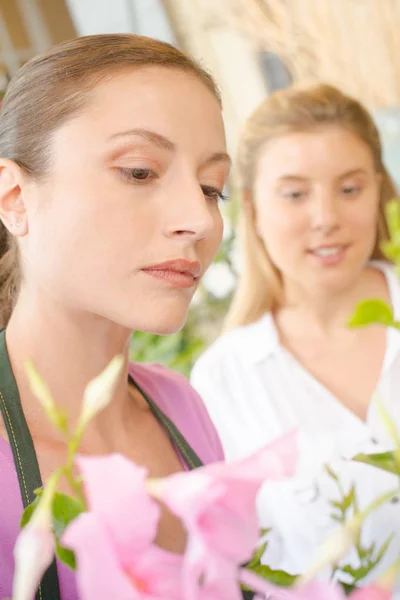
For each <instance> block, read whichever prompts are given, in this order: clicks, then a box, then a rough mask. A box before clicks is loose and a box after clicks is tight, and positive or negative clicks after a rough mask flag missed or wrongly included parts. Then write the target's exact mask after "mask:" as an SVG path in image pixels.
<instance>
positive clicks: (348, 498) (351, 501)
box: [343, 484, 355, 512]
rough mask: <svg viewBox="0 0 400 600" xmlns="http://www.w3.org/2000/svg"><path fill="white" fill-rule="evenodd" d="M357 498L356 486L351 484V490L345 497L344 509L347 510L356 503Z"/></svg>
mask: <svg viewBox="0 0 400 600" xmlns="http://www.w3.org/2000/svg"><path fill="white" fill-rule="evenodd" d="M354 499H355V486H354V484H353V485H352V486H351V488H350V491H349V493H348V494H346V496H345V497H344V498H343V511H344V512H346V511H347V510H348V509H349V508H350V506H352V504H354Z"/></svg>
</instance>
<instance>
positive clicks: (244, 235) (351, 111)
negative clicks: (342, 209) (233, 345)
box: [225, 84, 397, 329]
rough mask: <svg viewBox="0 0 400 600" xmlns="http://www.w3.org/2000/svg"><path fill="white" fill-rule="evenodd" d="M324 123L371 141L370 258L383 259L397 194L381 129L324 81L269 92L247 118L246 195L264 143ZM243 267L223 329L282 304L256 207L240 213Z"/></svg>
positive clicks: (240, 160) (242, 175)
mask: <svg viewBox="0 0 400 600" xmlns="http://www.w3.org/2000/svg"><path fill="white" fill-rule="evenodd" d="M325 125H337V126H340V127H345V128H346V129H347V130H348V131H351V132H352V133H354V134H356V135H357V136H359V138H360V139H362V140H363V141H364V142H365V143H366V144H368V146H369V148H370V150H371V152H372V155H373V159H374V163H375V167H376V170H377V172H378V173H380V174H381V175H382V184H381V194H380V203H379V216H378V223H377V239H376V244H375V248H374V250H373V253H372V256H371V258H373V259H382V258H384V257H383V254H382V251H381V249H380V244H381V242H382V241H383V240H386V239H388V229H387V225H386V219H385V205H386V203H387V202H388V201H389V200H391V199H393V198H394V197H395V196H397V192H396V188H395V186H394V183H393V181H392V179H391V177H390V176H389V174H388V172H387V170H386V168H385V166H384V165H383V161H382V146H381V141H380V137H379V133H378V130H377V128H376V126H375V123H374V121H373V119H372V117H371V116H370V114H369V113H368V111H367V110H366V109H365V108H364V107H363V106H362V104H360V103H359V102H358V101H357V100H355V99H354V98H351V97H349V96H346V95H345V94H343V93H342V92H340V91H339V90H338V89H336V88H334V87H332V86H330V85H325V84H317V85H313V86H311V87H306V88H305V87H297V86H293V87H290V88H287V89H284V90H280V91H278V92H275V93H273V94H271V95H270V96H269V97H268V98H267V99H266V100H265V101H264V102H263V103H262V104H261V105H260V106H258V108H257V109H256V110H255V111H254V113H253V114H252V115H251V116H250V118H249V119H248V120H247V122H246V124H245V127H244V130H243V132H242V135H241V138H240V140H239V147H238V157H237V167H238V175H239V181H240V188H241V190H242V193H243V194H249V195H251V193H252V189H253V186H254V181H255V176H256V169H257V165H258V160H259V158H260V155H261V153H262V151H263V150H264V148H265V145H266V144H267V143H268V142H269V141H270V140H272V139H274V138H277V137H280V136H282V135H285V134H288V133H294V132H300V131H311V130H315V129H316V128H318V127H321V126H325ZM239 240H240V242H241V257H242V271H241V275H240V279H239V284H238V287H237V289H236V292H235V295H234V297H233V301H232V304H231V307H230V309H229V312H228V315H227V318H226V321H225V329H231V328H233V327H239V326H241V325H247V324H249V323H253V322H254V321H257V320H258V319H259V318H260V317H261V316H262V315H263V314H265V313H267V312H269V311H272V310H275V309H276V308H278V307H279V306H280V305H281V304H282V299H283V289H282V281H281V275H280V272H279V270H278V269H277V268H276V267H275V266H274V265H273V264H272V262H271V260H270V258H269V256H268V254H267V252H266V250H265V247H264V244H263V242H262V241H261V239H260V237H259V236H258V235H257V231H256V226H255V218H254V211H251V210H244V209H243V207H242V209H241V213H240V233H239Z"/></svg>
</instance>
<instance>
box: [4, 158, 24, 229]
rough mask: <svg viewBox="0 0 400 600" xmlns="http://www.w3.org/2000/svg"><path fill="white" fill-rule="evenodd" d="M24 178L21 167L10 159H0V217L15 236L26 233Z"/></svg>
mask: <svg viewBox="0 0 400 600" xmlns="http://www.w3.org/2000/svg"><path fill="white" fill-rule="evenodd" d="M23 189H24V178H23V174H22V171H21V168H20V167H19V166H18V165H17V164H16V163H15V162H14V161H12V160H8V159H6V158H1V159H0V219H1V221H2V222H3V224H4V225H5V227H6V228H7V229H8V231H9V232H10V233H11V234H12V235H15V236H18V237H22V236H24V235H26V234H27V233H28V219H27V214H26V209H25V203H24V197H23V196H24V195H23Z"/></svg>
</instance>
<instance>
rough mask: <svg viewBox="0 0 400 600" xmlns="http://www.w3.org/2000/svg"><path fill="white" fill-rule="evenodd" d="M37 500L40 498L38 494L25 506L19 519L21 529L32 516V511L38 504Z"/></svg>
mask: <svg viewBox="0 0 400 600" xmlns="http://www.w3.org/2000/svg"><path fill="white" fill-rule="evenodd" d="M39 500H40V496H36V498H35V499H34V501H33V502H31V504H29V506H27V507H26V508H25V510H24V512H23V513H22V517H21V521H20V527H21V529H23V528H24V527H25V526H26V525H28V523H29V521H30V520H31V518H32V515H33V513H34V512H35V510H36V507H37V505H38V504H39Z"/></svg>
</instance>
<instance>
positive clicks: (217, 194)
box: [201, 185, 229, 202]
mask: <svg viewBox="0 0 400 600" xmlns="http://www.w3.org/2000/svg"><path fill="white" fill-rule="evenodd" d="M201 189H202V190H203V194H204V195H205V196H206V197H207V198H211V199H212V200H222V201H223V202H226V201H227V200H229V198H228V196H227V195H226V194H224V193H223V192H221V190H219V189H218V188H215V187H211V186H209V185H202V186H201Z"/></svg>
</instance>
